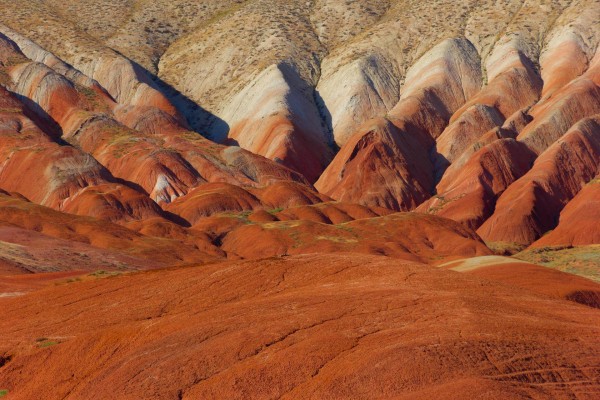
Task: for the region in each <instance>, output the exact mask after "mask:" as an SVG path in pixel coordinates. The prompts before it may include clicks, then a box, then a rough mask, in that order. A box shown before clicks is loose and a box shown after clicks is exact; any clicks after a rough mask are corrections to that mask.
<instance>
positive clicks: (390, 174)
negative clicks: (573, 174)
mask: <svg viewBox="0 0 600 400" xmlns="http://www.w3.org/2000/svg"><path fill="white" fill-rule="evenodd" d="M134 3H135V4H134ZM0 5H1V6H2V7H3V9H5V10H6V13H5V14H4V15H6V16H7V17H1V18H0V22H1V23H3V24H4V25H2V26H1V27H0V31H1V32H2V34H3V35H4V36H3V38H4V40H8V41H10V42H12V45H10V46H13V47H14V49H13V51H14V50H15V49H16V53H20V55H18V56H17V58H18V57H25V58H26V59H27V60H21V61H22V62H18V63H15V65H10V66H5V67H6V71H5V75H3V77H2V79H3V81H5V82H6V87H7V88H8V90H10V91H12V92H14V93H16V94H18V95H19V96H22V97H21V98H20V100H21V101H23V102H25V103H28V104H27V106H28V107H29V109H30V110H31V111H30V114H31V115H29V116H30V117H31V118H33V120H34V121H35V123H36V124H38V125H40V124H41V125H43V130H45V131H46V133H47V134H48V135H49V136H50V137H52V138H54V140H55V141H56V140H60V139H61V138H62V139H63V140H66V141H67V142H69V143H70V144H71V145H73V146H76V147H78V148H80V149H81V150H83V151H84V152H85V153H87V154H89V155H91V156H92V157H93V158H94V159H95V160H96V161H98V162H99V163H100V164H101V165H102V166H103V167H104V168H106V170H107V171H108V172H109V173H110V174H111V175H112V176H113V177H114V179H116V180H117V181H120V182H123V181H125V182H128V185H126V186H128V187H130V188H133V189H134V190H136V191H138V192H140V193H142V194H145V195H146V196H147V197H149V198H150V199H151V200H153V201H154V202H156V203H158V204H164V205H165V206H166V205H167V204H169V203H171V202H173V201H175V200H177V199H183V198H185V197H186V195H187V194H188V193H191V192H192V191H194V190H195V188H196V187H198V186H202V185H205V184H207V183H217V182H218V183H221V182H224V183H228V184H231V185H234V186H242V187H245V186H249V187H250V188H259V189H260V188H261V187H262V186H264V185H265V184H268V183H274V182H277V181H293V182H300V183H301V184H303V185H305V186H306V188H308V189H307V190H311V191H313V192H314V188H312V187H311V186H310V184H311V183H314V184H315V185H316V189H318V190H319V191H320V192H321V193H320V194H316V193H314V196H313V198H314V199H323V198H325V197H321V195H324V196H326V198H328V199H333V200H338V201H342V202H344V203H347V202H352V203H358V204H361V205H362V206H365V207H380V206H381V207H386V208H390V209H392V210H413V209H417V207H420V208H419V211H424V212H431V213H436V214H437V213H441V214H440V215H447V216H449V217H452V218H454V219H456V220H457V221H460V222H462V223H465V224H467V225H468V226H470V227H472V228H479V227H480V226H485V223H486V220H487V219H488V218H490V217H491V216H492V215H493V214H496V213H498V215H501V214H502V212H508V210H504V211H502V210H501V209H498V208H497V207H500V208H502V207H504V206H505V205H506V204H507V203H506V202H504V201H498V200H499V199H500V198H501V197H502V195H503V193H504V192H505V191H506V192H508V193H511V192H512V191H513V190H517V189H512V190H511V186H513V185H515V184H517V182H518V181H520V178H521V177H522V176H523V175H526V174H527V172H528V170H529V168H531V167H532V166H533V164H534V162H533V161H534V160H533V159H532V157H533V158H537V159H540V158H542V157H544V159H545V160H550V159H552V160H554V161H553V162H557V163H558V162H559V160H558V159H556V158H555V157H552V156H551V155H548V156H546V155H545V153H546V152H548V151H550V149H552V147H553V145H554V144H555V143H557V141H558V140H559V139H560V138H561V137H563V136H564V135H565V134H566V133H567V132H569V131H570V130H572V129H575V128H574V127H576V126H577V124H578V123H581V121H583V120H586V119H589V118H593V117H594V115H596V114H598V112H600V109H598V107H597V105H598V104H600V101H599V98H600V92H599V86H598V83H599V81H598V79H599V78H598V66H599V65H600V64H599V63H600V58H599V57H600V52H598V43H599V41H600V28H599V26H598V24H597V21H598V19H600V5H598V3H597V2H596V1H592V0H584V1H564V2H563V1H552V2H549V3H543V4H542V3H540V2H539V1H537V0H530V1H526V2H521V1H516V0H507V1H504V2H501V3H498V2H495V1H491V0H489V1H487V0H486V1H483V2H478V3H477V4H475V3H473V2H449V1H439V2H426V3H423V4H421V3H406V2H403V1H371V0H362V1H357V2H345V1H342V0H329V1H319V0H315V1H303V0H290V1H285V2H279V1H274V0H258V1H242V0H236V1H224V2H213V1H208V0H202V1H198V2H189V1H187V0H174V1H170V2H167V1H162V0H161V1H158V2H149V1H138V2H112V1H102V2H92V4H90V5H89V7H87V8H85V7H82V6H81V5H80V4H79V3H78V2H75V1H72V0H67V1H64V2H59V1H54V0H47V1H42V2H35V3H31V2H25V1H24V0H17V1H7V0H6V1H2V2H0ZM74 15H77V18H74V17H73V16H74ZM8 16H10V17H8ZM15 60H16V59H14V60H12V61H15ZM7 61H8V60H7ZM374 121H375V122H374ZM190 129H193V130H195V131H196V132H198V133H200V134H202V135H204V136H205V137H206V138H209V139H211V140H213V141H216V142H218V143H219V144H224V145H225V146H240V147H241V148H243V149H245V150H248V151H250V152H251V153H255V154H257V155H261V156H264V157H265V158H267V159H270V160H272V161H274V162H273V163H269V162H267V161H266V160H265V159H264V158H260V157H256V156H253V155H251V154H250V153H243V150H240V149H239V148H237V147H220V146H218V145H216V144H212V143H211V142H209V141H205V140H203V139H201V138H198V137H194V134H193V133H190ZM590 135H592V136H593V135H596V133H590ZM510 140H516V141H517V142H518V143H513V142H510ZM496 142H499V143H496ZM507 143H511V144H510V145H509V144H507ZM483 148H485V149H486V150H485V152H484V153H480V151H481V150H482V149H483ZM517 148H518V149H519V150H516V149H517ZM230 152H231V153H230ZM486 152H487V153H486ZM242 153H243V154H244V155H243V156H241V157H240V156H238V155H239V154H242ZM125 154H126V155H127V156H126V157H124V155H125ZM232 154H238V155H236V156H232ZM484 154H487V155H485V156H484ZM233 158H235V166H233V165H232V164H231V163H230V161H231V160H232V159H233ZM241 160H244V161H243V162H242V161H241ZM490 160H493V161H490ZM494 164H496V165H494ZM575 164H576V165H580V164H578V163H575ZM258 165H260V167H258ZM555 167H556V168H560V165H557V166H555ZM577 173H578V174H579V175H581V176H583V177H585V178H584V180H586V179H587V180H589V179H591V178H590V174H588V173H587V172H584V171H578V172H577ZM579 175H578V176H579ZM461 182H463V183H461ZM464 182H475V183H474V185H469V186H468V187H467V185H466V183H464ZM500 182H501V183H500ZM585 183H586V182H581V184H580V185H578V186H577V187H579V188H581V187H583V185H584V184H585ZM520 184H521V183H519V185H520ZM490 185H491V186H490ZM542 186H543V185H542ZM224 190H225V189H224ZM243 190H246V189H245V188H243ZM519 190H525V189H519ZM528 190H530V191H531V188H530V189H528ZM539 190H540V189H536V190H533V191H532V193H534V194H533V195H532V196H533V197H534V198H535V199H536V200H535V201H540V202H541V203H544V202H543V201H542V200H541V197H544V196H550V197H552V195H553V194H548V193H545V192H544V191H545V189H543V188H542V192H540V191H539ZM250 192H251V191H250ZM567 192H568V193H567ZM114 193H117V192H114ZM576 194H577V189H573V188H569V189H568V190H566V191H564V193H563V194H562V195H563V196H565V198H564V200H561V202H560V205H559V206H557V207H558V209H557V210H553V211H552V212H551V214H552V215H556V214H557V213H560V210H561V209H562V208H563V207H564V206H565V205H566V204H567V203H568V202H569V200H570V199H571V198H572V197H573V196H575V195H576ZM223 195H224V196H225V197H227V190H225V192H224V193H223ZM436 196H437V197H436ZM540 196H541V197H540ZM189 198H194V196H189ZM442 198H443V199H444V200H440V199H442ZM450 198H451V199H452V201H451V203H452V205H450V204H449V203H447V202H448V199H450ZM315 201H317V200H315ZM434 203H435V205H433V206H432V204H434ZM441 203H443V204H441ZM541 203H540V204H541ZM230 205H231V207H232V209H235V210H237V209H238V208H239V207H237V206H233V203H231V204H230ZM305 205H310V204H305ZM442 205H443V207H441V206H442ZM190 207H191V208H194V207H192V206H189V207H184V208H190ZM199 207H200V206H199ZM256 207H259V208H261V207H263V208H268V207H270V205H269V203H264V202H260V205H258V206H255V207H251V208H252V210H253V211H259V210H256V209H255V208H256ZM200 208H202V207H200ZM242 208H244V210H243V211H248V210H246V209H245V208H247V207H242ZM275 208H278V207H275ZM76 209H78V210H83V209H84V208H76ZM209 209H210V207H209ZM216 209H220V208H219V207H217V208H216ZM443 209H445V211H442V210H443ZM450 210H453V211H452V212H450ZM238 211H239V210H238ZM240 212H242V211H240ZM444 213H447V214H444ZM192 214H194V213H192ZM198 215H204V214H203V213H200V214H198ZM265 218H266V217H265ZM193 219H194V220H195V218H193ZM188 222H189V221H188ZM555 223H556V221H555V222H552V223H548V224H543V226H537V228H535V230H536V233H535V234H531V233H528V234H526V235H523V234H522V232H521V229H525V230H529V229H531V228H530V227H529V228H524V227H523V226H519V227H518V228H517V227H515V226H514V225H512V223H511V222H510V221H509V220H507V219H498V220H494V222H493V225H494V229H493V230H495V231H497V232H505V234H503V235H504V236H502V235H501V236H502V241H504V240H506V241H509V242H514V243H521V244H523V245H525V244H530V242H531V241H532V240H535V239H536V238H537V237H538V236H539V235H542V234H543V233H544V232H542V231H544V230H547V229H551V228H550V227H551V226H553V225H554V224H555ZM491 224H492V222H490V224H488V226H489V225H491ZM523 224H525V223H524V222H523ZM517 225H518V224H517ZM486 229H487V228H486ZM511 231H512V232H513V233H510V232H511ZM537 231H540V232H537ZM482 232H483V231H482ZM486 232H487V231H486ZM520 232H521V233H520ZM487 235H488V234H487V233H486V234H485V236H486V237H487ZM489 238H490V240H495V239H494V238H496V236H495V235H493V234H491V233H490V236H489ZM498 238H499V237H498Z"/></svg>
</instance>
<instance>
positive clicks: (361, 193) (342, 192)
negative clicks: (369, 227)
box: [315, 118, 433, 210]
mask: <svg viewBox="0 0 600 400" xmlns="http://www.w3.org/2000/svg"><path fill="white" fill-rule="evenodd" d="M432 171H433V167H432V165H431V162H430V161H429V154H428V153H427V151H426V149H425V147H424V146H423V145H422V144H421V142H420V141H419V139H418V138H416V137H415V136H414V135H411V134H409V133H408V132H407V131H405V130H401V129H399V128H397V127H396V126H395V125H394V124H392V123H391V122H390V121H388V120H386V119H383V118H380V119H375V120H371V121H368V122H366V123H365V125H363V127H362V128H361V129H360V130H359V132H358V133H357V134H355V135H354V136H353V137H352V138H350V140H348V142H347V143H346V144H345V145H344V146H343V147H342V149H341V150H340V152H339V153H338V154H337V156H336V157H335V158H334V159H333V161H332V162H331V164H329V167H327V169H326V170H325V172H323V174H322V175H321V177H320V178H319V180H318V181H317V183H315V187H316V188H317V189H318V190H319V191H320V192H322V193H325V194H327V195H328V196H331V197H332V198H334V199H336V200H339V201H343V202H348V203H360V204H364V205H369V206H379V207H385V208H389V209H392V210H410V209H412V208H414V207H416V206H417V205H419V204H420V203H421V202H423V201H424V200H425V199H427V198H428V197H429V196H430V192H431V189H432V188H433V173H432Z"/></svg>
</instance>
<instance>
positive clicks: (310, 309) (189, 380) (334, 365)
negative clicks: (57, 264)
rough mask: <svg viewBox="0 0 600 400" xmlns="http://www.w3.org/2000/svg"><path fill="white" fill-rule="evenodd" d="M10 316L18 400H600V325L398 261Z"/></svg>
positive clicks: (119, 294) (520, 295)
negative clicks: (142, 399)
mask: <svg viewBox="0 0 600 400" xmlns="http://www.w3.org/2000/svg"><path fill="white" fill-rule="evenodd" d="M541 269H542V270H545V269H544V268H541ZM546 271H548V270H546ZM257 278H259V279H257ZM537 281H538V283H541V282H546V288H548V289H549V288H551V287H552V286H554V287H555V288H556V289H557V291H560V290H561V284H560V281H561V279H560V278H559V279H554V278H550V279H545V280H544V274H540V275H538V279H537ZM521 285H523V283H521ZM571 285H572V283H571ZM588 285H592V287H593V286H594V285H595V287H596V288H598V287H599V286H598V285H597V284H592V283H589V284H588ZM524 287H525V288H527V285H525V286H524ZM572 287H573V286H572ZM588 289H589V286H588ZM0 303H1V305H2V307H0V332H2V337H1V339H2V340H0V355H2V357H3V358H2V360H3V361H2V363H3V364H4V366H3V367H1V369H0V374H1V375H0V384H1V385H2V387H4V388H6V389H7V390H8V391H9V396H10V397H9V398H14V399H29V398H32V397H35V398H39V399H46V398H47V399H58V398H87V399H94V398H98V399H100V398H106V397H111V398H128V399H138V398H148V397H152V398H157V399H177V398H179V399H197V398H229V399H231V398H240V399H242V398H265V399H266V398H315V399H320V398H348V397H352V398H403V399H404V398H407V399H408V398H410V399H430V398H456V394H457V393H460V396H459V397H460V398H488V399H506V398H511V399H521V398H522V399H527V398H536V399H563V398H564V399H567V398H578V399H594V398H597V397H598V395H600V380H599V377H600V369H599V366H598V353H599V352H600V342H599V341H598V336H599V335H600V328H599V327H600V313H599V312H598V310H597V309H595V308H591V307H587V306H583V305H579V304H577V303H574V302H570V301H566V300H560V299H557V298H556V297H550V296H548V295H543V294H536V293H535V292H533V291H531V290H526V289H523V288H518V287H511V286H508V285H506V284H499V283H494V282H492V281H489V280H486V279H481V278H479V277H477V276H475V275H469V274H467V273H459V272H454V271H446V270H440V269H435V268H431V267H428V266H426V265H422V264H418V263H411V262H405V261H391V260H390V259H389V258H386V257H376V256H365V255H357V254H352V255H305V256H294V257H286V258H279V259H266V260H262V261H245V262H228V263H217V264H211V265H206V266H203V267H188V268H179V269H172V270H161V271H152V272H144V273H134V274H129V275H122V276H112V277H106V278H102V277H88V278H86V279H85V280H84V281H81V282H71V283H64V282H63V283H62V284H60V285H51V286H48V287H46V288H42V289H39V290H38V291H36V292H34V293H31V294H28V295H24V296H20V297H14V298H9V299H1V298H0Z"/></svg>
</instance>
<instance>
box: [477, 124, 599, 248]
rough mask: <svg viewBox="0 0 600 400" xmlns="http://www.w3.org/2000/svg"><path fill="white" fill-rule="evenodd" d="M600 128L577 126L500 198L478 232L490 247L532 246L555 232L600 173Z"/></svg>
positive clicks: (592, 125) (586, 125) (588, 125)
mask: <svg viewBox="0 0 600 400" xmlns="http://www.w3.org/2000/svg"><path fill="white" fill-rule="evenodd" d="M599 131H600V125H599V124H598V121H597V120H596V119H593V118H591V119H585V120H582V121H581V122H579V123H577V124H576V125H575V126H574V127H573V128H571V129H570V130H569V132H568V133H566V134H565V136H564V137H563V138H561V139H560V140H558V141H557V142H556V143H554V144H553V145H552V146H550V148H549V149H548V150H546V151H545V152H544V153H543V154H542V155H541V156H540V157H539V158H538V159H537V160H536V161H535V164H534V166H533V168H532V169H531V170H530V171H529V172H528V173H527V174H525V175H524V176H523V177H521V178H520V179H519V180H517V181H516V182H515V183H514V184H512V185H511V186H510V187H509V188H508V189H507V190H506V191H505V192H504V193H503V194H502V195H501V196H500V198H499V199H498V202H497V204H496V210H495V212H494V214H493V215H492V216H491V217H490V218H489V219H488V220H487V221H486V222H485V223H484V224H483V225H482V226H481V228H479V230H478V231H477V232H478V233H479V235H480V236H481V237H482V238H483V239H484V240H486V241H489V242H504V243H517V244H522V245H529V244H531V243H532V242H533V241H535V240H536V239H538V238H539V237H540V236H541V235H542V234H543V233H545V232H547V231H548V230H550V229H553V228H554V227H555V226H556V224H557V222H558V216H559V213H560V211H561V210H562V208H563V207H564V206H565V205H566V204H567V203H568V202H569V201H570V200H571V199H572V198H573V197H574V196H575V195H576V194H577V192H579V190H580V189H581V188H582V187H583V186H584V185H585V183H586V182H589V181H590V180H591V179H592V178H593V177H594V176H596V174H597V173H598V172H599V171H598V168H599V166H600V136H598V132H599Z"/></svg>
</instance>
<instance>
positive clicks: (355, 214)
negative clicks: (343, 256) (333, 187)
mask: <svg viewBox="0 0 600 400" xmlns="http://www.w3.org/2000/svg"><path fill="white" fill-rule="evenodd" d="M391 213H393V211H391V210H388V209H387V208H382V207H366V206H361V205H358V204H347V203H340V202H328V203H319V204H315V205H311V206H300V207H292V208H288V209H286V210H284V211H281V212H278V213H277V214H276V216H277V219H278V220H280V221H290V220H309V221H313V222H322V223H325V224H341V223H343V222H349V221H354V220H356V219H364V218H374V217H380V216H383V215H388V214H391Z"/></svg>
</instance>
